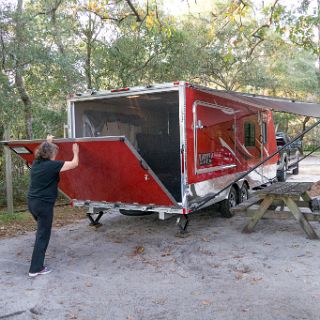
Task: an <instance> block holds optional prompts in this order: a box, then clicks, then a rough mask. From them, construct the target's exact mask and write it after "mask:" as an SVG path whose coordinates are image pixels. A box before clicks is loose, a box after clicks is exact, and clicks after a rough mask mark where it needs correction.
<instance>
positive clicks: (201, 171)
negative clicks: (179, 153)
mask: <svg viewBox="0 0 320 320" xmlns="http://www.w3.org/2000/svg"><path fill="white" fill-rule="evenodd" d="M236 166H237V165H236V164H229V165H225V166H217V167H213V168H204V169H197V174H200V173H209V172H214V171H219V170H225V169H231V168H235V167H236Z"/></svg>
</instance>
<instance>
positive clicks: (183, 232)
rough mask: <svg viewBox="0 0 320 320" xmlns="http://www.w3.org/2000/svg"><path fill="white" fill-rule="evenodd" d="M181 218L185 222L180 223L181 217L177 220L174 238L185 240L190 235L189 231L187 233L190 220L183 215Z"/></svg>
mask: <svg viewBox="0 0 320 320" xmlns="http://www.w3.org/2000/svg"><path fill="white" fill-rule="evenodd" d="M182 216H183V218H182V219H183V220H185V221H184V223H183V222H181V217H179V218H177V225H178V228H179V231H178V232H177V233H176V237H180V238H185V237H188V236H189V235H190V233H189V231H187V229H188V225H189V221H190V220H189V217H188V215H187V214H184V215H182Z"/></svg>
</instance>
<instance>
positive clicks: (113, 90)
mask: <svg viewBox="0 0 320 320" xmlns="http://www.w3.org/2000/svg"><path fill="white" fill-rule="evenodd" d="M129 90H130V88H120V89H112V90H110V91H111V92H123V91H129Z"/></svg>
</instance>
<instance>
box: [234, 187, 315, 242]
mask: <svg viewBox="0 0 320 320" xmlns="http://www.w3.org/2000/svg"><path fill="white" fill-rule="evenodd" d="M312 185H313V183H312V182H277V183H274V184H272V185H270V186H268V187H266V188H264V189H262V190H259V191H257V192H256V193H255V195H254V196H253V197H251V198H249V199H248V200H246V201H244V202H242V203H240V204H239V205H238V206H236V207H234V208H232V211H233V212H234V213H237V212H238V213H239V212H246V213H247V215H248V216H250V217H251V218H250V221H249V222H248V223H247V225H246V226H245V227H244V229H243V230H242V232H243V233H250V232H252V231H253V229H254V227H255V226H256V225H257V223H258V222H259V220H260V219H261V218H263V217H269V218H276V219H288V218H290V216H291V217H292V216H293V217H294V218H295V219H296V220H297V221H298V222H299V224H300V226H301V228H302V229H303V230H304V231H305V233H306V234H307V236H308V238H309V239H319V237H318V235H317V233H316V232H315V231H314V229H313V228H312V226H311V225H310V223H309V222H308V221H320V214H319V213H316V212H302V211H301V210H300V208H308V209H310V208H311V201H312V199H311V198H310V196H309V195H308V193H307V191H309V190H310V189H311V187H312ZM278 206H281V211H275V209H276V207H278ZM285 207H287V208H288V209H289V211H284V208H285ZM268 209H269V210H268ZM309 211H310V210H309Z"/></svg>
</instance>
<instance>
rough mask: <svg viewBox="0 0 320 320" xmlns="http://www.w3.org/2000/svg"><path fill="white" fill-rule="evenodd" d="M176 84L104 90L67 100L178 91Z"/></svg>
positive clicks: (75, 100) (74, 100)
mask: <svg viewBox="0 0 320 320" xmlns="http://www.w3.org/2000/svg"><path fill="white" fill-rule="evenodd" d="M178 90H179V86H178V85H172V86H165V87H162V88H140V89H134V88H132V89H130V90H129V91H120V92H104V93H100V94H99V93H97V94H93V95H83V96H78V97H72V98H70V100H69V101H71V102H81V101H89V100H99V99H109V98H114V97H126V96H132V95H144V94H153V93H159V92H169V91H178Z"/></svg>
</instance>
